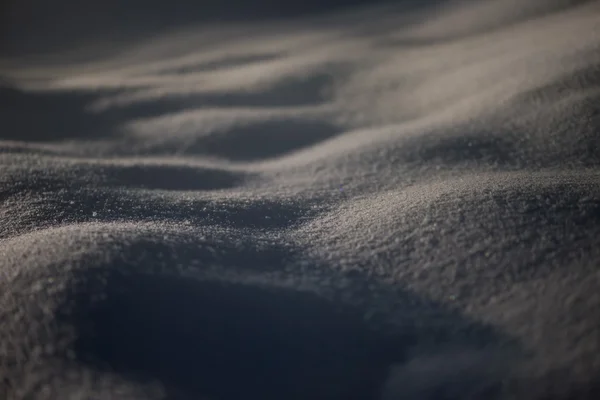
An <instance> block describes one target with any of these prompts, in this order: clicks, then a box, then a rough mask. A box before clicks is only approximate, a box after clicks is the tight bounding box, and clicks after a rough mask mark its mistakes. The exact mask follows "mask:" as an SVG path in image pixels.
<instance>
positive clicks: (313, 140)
mask: <svg viewBox="0 0 600 400" xmlns="http://www.w3.org/2000/svg"><path fill="white" fill-rule="evenodd" d="M340 133H342V131H341V128H338V127H337V126H335V125H333V124H330V123H328V122H326V121H311V120H303V119H283V120H265V121H257V122H255V123H248V124H247V125H242V126H234V127H232V128H231V129H229V130H228V131H222V132H215V133H213V134H211V135H209V136H204V137H199V138H198V139H196V141H195V143H194V144H192V145H190V146H188V147H187V148H186V150H185V151H184V152H183V154H204V155H210V156H216V157H222V158H225V159H228V160H235V161H253V160H260V159H265V158H272V157H278V156H282V155H284V154H286V153H290V152H293V151H296V150H300V149H302V148H303V147H308V146H311V145H315V144H317V143H319V142H321V141H324V140H326V139H329V138H331V137H334V136H336V135H338V134H340Z"/></svg>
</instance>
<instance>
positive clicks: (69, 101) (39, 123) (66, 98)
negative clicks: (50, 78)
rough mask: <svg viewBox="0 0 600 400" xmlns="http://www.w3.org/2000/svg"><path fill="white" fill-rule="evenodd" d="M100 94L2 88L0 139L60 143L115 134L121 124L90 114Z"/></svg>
mask: <svg viewBox="0 0 600 400" xmlns="http://www.w3.org/2000/svg"><path fill="white" fill-rule="evenodd" d="M97 96H98V94H97V93H90V92H88V93H84V92H75V91H70V92H56V91H54V92H47V93H46V92H24V91H21V90H18V89H15V88H11V87H0V120H1V121H2V131H1V132H0V140H2V139H4V140H19V141H45V142H51V141H59V140H65V139H88V140H93V139H99V138H106V137H110V136H112V135H114V134H115V133H116V132H115V128H116V126H117V125H118V124H117V123H118V121H115V120H113V119H110V118H107V117H106V116H103V115H100V114H93V113H90V112H88V111H87V110H86V109H85V107H86V105H87V104H89V103H90V102H91V101H93V100H95V99H96V98H97Z"/></svg>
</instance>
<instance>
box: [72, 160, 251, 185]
mask: <svg viewBox="0 0 600 400" xmlns="http://www.w3.org/2000/svg"><path fill="white" fill-rule="evenodd" d="M82 172H83V171H82ZM88 173H89V174H90V175H96V176H98V178H97V179H98V184H100V185H102V186H105V185H106V186H112V187H120V188H129V189H138V188H139V189H148V190H176V191H196V190H220V189H230V188H233V187H236V186H238V185H241V184H242V183H243V182H244V181H245V179H246V178H247V176H248V174H244V173H242V172H232V171H226V170H222V169H216V168H203V167H194V166H174V165H103V166H101V167H99V168H98V171H94V167H93V166H91V167H90V168H89V171H88ZM83 174H84V175H85V172H83Z"/></svg>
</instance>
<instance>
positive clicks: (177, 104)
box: [94, 73, 334, 121]
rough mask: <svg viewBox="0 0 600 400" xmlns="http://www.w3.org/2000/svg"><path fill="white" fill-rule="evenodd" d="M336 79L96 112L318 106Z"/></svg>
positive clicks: (129, 115) (130, 115)
mask: <svg viewBox="0 0 600 400" xmlns="http://www.w3.org/2000/svg"><path fill="white" fill-rule="evenodd" d="M181 78H182V80H183V79H184V77H181ZM333 79H334V78H333V76H332V75H329V74H326V73H317V74H315V75H308V76H300V77H296V78H286V79H283V80H282V81H280V82H279V83H277V84H275V85H272V86H269V87H265V88H264V89H255V90H253V91H246V92H244V91H238V92H230V93H228V92H214V93H206V92H205V93H181V94H178V93H172V94H169V95H167V96H163V97H159V98H154V97H149V98H148V99H135V100H133V101H132V102H131V103H130V104H119V105H116V106H114V107H112V108H106V109H103V110H101V111H98V112H95V113H94V114H97V115H96V117H100V116H102V117H104V118H107V119H109V120H115V121H128V120H132V119H135V118H145V117H146V118H153V117H160V116H161V115H166V114H169V113H173V112H179V111H189V110H195V109H199V110H200V109H203V108H212V107H220V108H221V109H223V110H226V109H227V108H233V107H243V108H262V107H274V108H277V107H297V106H317V105H319V104H322V103H323V102H325V101H326V100H327V91H328V90H329V88H331V87H332V85H333Z"/></svg>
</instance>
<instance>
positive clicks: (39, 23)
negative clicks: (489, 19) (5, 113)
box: [0, 0, 405, 55]
mask: <svg viewBox="0 0 600 400" xmlns="http://www.w3.org/2000/svg"><path fill="white" fill-rule="evenodd" d="M402 1H405V0H387V1H386V0H378V1H377V2H378V3H389V2H391V3H394V2H402ZM369 4H373V2H372V1H371V2H370V1H367V0H308V1H293V2H286V3H283V2H281V1H277V0H258V1H253V2H246V1H239V0H225V1H222V0H221V1H220V0H203V1H191V0H173V1H164V0H146V1H142V0H130V1H127V2H122V1H119V0H106V1H102V2H85V3H82V2H79V1H75V0H59V1H56V2H53V3H47V2H44V1H40V0H20V1H15V0H4V1H3V3H2V8H0V12H1V13H2V14H0V26H1V27H2V29H1V30H0V34H1V36H0V37H4V40H2V41H1V42H0V45H1V47H0V49H1V50H2V52H1V53H0V54H2V53H4V54H7V55H12V54H19V53H23V52H29V53H31V52H39V51H40V50H43V51H44V52H48V51H53V50H59V49H65V48H68V47H72V46H80V45H83V44H85V43H86V42H88V43H93V42H94V41H97V40H98V39H104V40H113V41H115V42H118V41H119V40H120V39H127V40H131V39H132V38H135V37H142V36H147V35H148V34H151V35H156V34H159V33H161V32H163V31H165V30H168V29H173V28H175V29H181V28H184V27H187V26H190V25H197V24H201V23H213V24H214V23H223V22H236V21H237V22H242V21H253V20H254V21H260V20H275V19H281V18H288V19H289V18H296V17H301V16H305V15H310V14H320V13H330V12H334V11H337V10H342V9H344V8H348V7H355V6H365V5H369ZM28 50H29V51H28Z"/></svg>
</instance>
